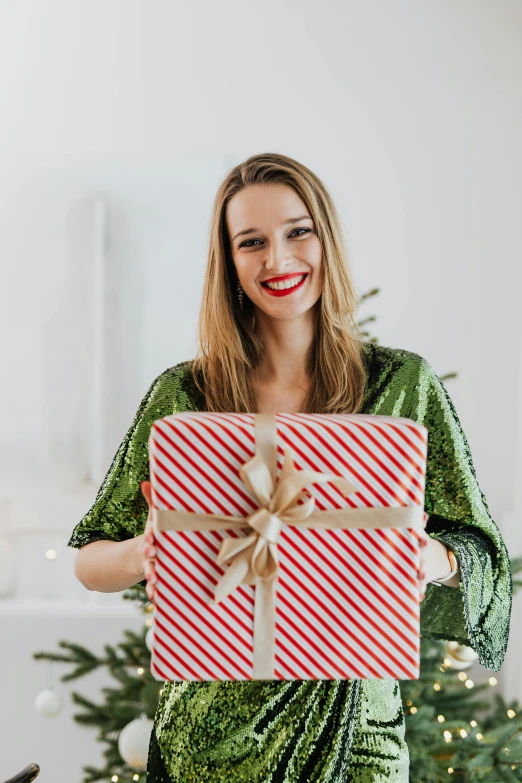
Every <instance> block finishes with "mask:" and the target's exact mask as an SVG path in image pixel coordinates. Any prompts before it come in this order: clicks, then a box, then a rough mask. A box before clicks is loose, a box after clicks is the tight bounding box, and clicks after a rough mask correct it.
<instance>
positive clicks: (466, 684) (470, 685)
mask: <svg viewBox="0 0 522 783" xmlns="http://www.w3.org/2000/svg"><path fill="white" fill-rule="evenodd" d="M464 685H465V686H466V688H473V686H474V685H475V683H474V682H473V680H466V682H465V683H464Z"/></svg>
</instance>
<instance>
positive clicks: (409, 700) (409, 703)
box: [406, 699, 413, 707]
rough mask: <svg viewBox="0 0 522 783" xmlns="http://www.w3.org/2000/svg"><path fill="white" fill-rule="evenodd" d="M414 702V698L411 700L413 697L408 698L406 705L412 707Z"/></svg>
mask: <svg viewBox="0 0 522 783" xmlns="http://www.w3.org/2000/svg"><path fill="white" fill-rule="evenodd" d="M412 704H413V702H412V700H411V699H408V701H407V702H406V705H407V706H408V707H411V705H412Z"/></svg>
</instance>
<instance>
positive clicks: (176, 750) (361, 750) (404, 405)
mask: <svg viewBox="0 0 522 783" xmlns="http://www.w3.org/2000/svg"><path fill="white" fill-rule="evenodd" d="M364 360H365V366H366V372H367V378H368V383H367V387H366V392H365V398H364V403H363V406H362V408H361V410H360V411H359V412H360V413H371V414H381V415H385V416H399V417H405V418H410V419H413V420H414V421H417V422H419V423H421V424H423V425H425V426H426V427H427V429H428V461H427V473H426V494H425V510H426V512H427V513H428V514H429V515H430V518H429V521H428V525H427V528H426V530H427V532H428V533H429V535H430V536H432V537H433V538H436V539H439V540H440V541H442V542H443V543H444V544H446V545H447V546H448V547H450V548H451V549H452V550H453V551H454V552H455V555H456V557H457V560H458V562H459V565H460V569H461V577H460V585H459V586H458V587H456V588H455V587H449V586H447V585H442V586H437V585H434V584H429V585H428V586H427V589H426V595H425V598H424V601H423V602H422V604H421V633H422V635H423V636H429V637H433V638H439V639H453V640H456V641H458V642H460V643H461V644H466V645H468V646H471V647H473V649H474V650H475V651H476V652H477V653H478V656H479V661H480V663H481V664H482V666H484V667H486V668H488V669H490V670H492V671H495V672H496V671H498V670H499V669H500V666H501V664H502V661H503V659H504V655H505V651H506V647H507V641H508V634H509V621H510V615H511V601H512V580H511V569H510V563H509V559H508V553H507V550H506V546H505V544H504V541H503V539H502V536H501V534H500V532H499V529H498V527H497V525H496V523H495V522H494V520H493V519H492V518H491V515H490V512H489V510H488V506H487V503H486V499H485V497H484V495H483V493H482V492H481V490H480V487H479V485H478V483H477V478H476V474H475V470H474V467H473V462H472V457H471V454H470V450H469V446H468V443H467V440H466V436H465V434H464V432H463V431H462V427H461V425H460V422H459V419H458V417H457V413H456V411H455V408H454V406H453V403H452V401H451V399H450V397H449V395H448V393H447V391H446V388H445V387H444V385H443V384H442V383H441V381H440V380H439V378H438V377H437V375H436V374H435V372H434V371H433V369H432V368H431V366H430V364H429V363H428V362H427V361H426V359H424V358H423V357H421V356H419V355H418V354H415V353H412V352H409V351H406V350H402V349H396V348H390V347H385V346H378V345H374V344H373V343H366V344H365V346H364ZM191 366H192V362H190V361H187V362H182V363H180V364H178V365H176V366H174V367H171V368H169V369H167V370H166V371H165V372H163V373H162V374H161V375H159V376H158V377H157V378H156V379H155V380H154V382H153V383H152V385H151V386H150V388H149V390H148V392H147V394H146V395H145V397H144V398H143V400H142V402H141V404H140V406H139V409H138V411H137V413H136V416H135V418H134V421H133V422H132V425H131V426H130V429H129V430H128V432H127V434H126V435H125V438H124V439H123V441H122V443H121V445H120V447H119V449H118V451H117V453H116V455H115V457H114V460H113V462H112V464H111V466H110V468H109V471H108V473H107V475H106V477H105V479H104V481H103V484H102V486H101V487H100V490H99V492H98V495H97V497H96V500H95V502H94V505H93V506H92V508H91V509H90V510H89V511H88V513H87V514H86V515H85V517H84V518H83V519H82V520H81V521H80V522H79V523H78V524H77V525H76V527H75V528H74V530H73V533H72V536H71V538H70V540H69V546H72V547H81V546H83V545H84V544H87V543H89V542H91V541H95V540H97V539H109V540H111V541H122V540H124V539H128V538H131V537H133V536H136V535H138V534H140V533H142V532H143V530H144V526H145V522H146V518H147V513H148V511H147V504H146V501H145V498H144V497H143V495H142V493H141V491H140V488H139V482H140V481H143V480H148V479H149V469H148V453H147V443H148V436H149V432H150V428H151V425H152V422H153V421H155V420H156V419H160V418H162V417H163V416H167V415H170V414H172V413H177V412H181V411H186V410H203V407H204V403H203V400H202V398H201V395H200V393H199V392H198V390H197V388H196V386H195V385H194V382H193V377H192V373H191ZM142 584H146V583H145V582H142ZM404 735H405V723H404V714H403V711H402V702H401V696H400V690H399V683H398V681H397V680H319V681H302V680H293V681H248V680H247V681H237V682H236V681H224V682H216V681H210V682H176V683H166V685H165V686H164V687H163V692H162V695H161V697H160V702H159V705H158V709H157V713H156V716H155V721H154V728H153V731H152V735H151V742H150V748H149V760H148V768H147V781H148V783H207V782H208V783H210V782H212V783H215V782H216V781H227V783H243V781H251V783H341V782H342V783H345V782H346V781H351V782H352V783H366V782H367V781H393V782H394V783H406V781H408V766H409V755H408V748H407V745H406V743H405V739H404Z"/></svg>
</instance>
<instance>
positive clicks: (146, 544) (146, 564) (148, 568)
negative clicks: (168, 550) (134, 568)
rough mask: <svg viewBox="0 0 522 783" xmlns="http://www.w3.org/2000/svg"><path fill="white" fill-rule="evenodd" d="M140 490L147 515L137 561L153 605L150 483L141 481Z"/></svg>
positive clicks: (153, 565) (152, 534)
mask: <svg viewBox="0 0 522 783" xmlns="http://www.w3.org/2000/svg"><path fill="white" fill-rule="evenodd" d="M140 489H141V491H142V492H143V495H144V496H145V500H146V501H147V503H148V506H149V515H148V517H147V524H146V525H145V532H144V533H142V535H141V536H139V537H138V538H139V539H140V541H139V549H138V561H139V564H140V567H141V568H142V570H143V574H144V576H145V578H146V580H147V587H146V590H147V595H148V597H149V600H150V601H152V602H153V603H154V600H155V598H156V582H157V576H156V564H155V559H156V548H155V546H154V530H153V526H152V496H151V484H150V481H142V482H141V484H140Z"/></svg>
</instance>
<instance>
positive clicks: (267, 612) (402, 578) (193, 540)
mask: <svg viewBox="0 0 522 783" xmlns="http://www.w3.org/2000/svg"><path fill="white" fill-rule="evenodd" d="M426 455H427V430H426V428H425V427H424V426H422V425H419V424H417V423H416V422H414V421H412V420H410V419H404V418H396V417H390V416H378V415H366V414H308V413H306V414H305V413H296V414H286V413H278V414H275V415H269V414H248V413H244V414H243V413H242V414H233V413H230V414H229V413H209V412H183V413H177V414H173V415H171V416H166V417H165V418H162V419H158V420H156V421H155V422H154V424H153V426H152V427H151V432H150V436H149V464H150V476H151V484H152V505H153V511H152V517H153V525H154V536H155V546H156V574H157V580H158V581H157V583H156V599H155V604H154V614H153V629H154V630H153V644H152V655H151V671H152V674H153V676H154V677H155V678H156V679H157V680H165V681H170V680H248V679H276V680H293V679H299V680H307V679H312V680H320V679H352V678H364V679H368V678H370V679H374V678H393V679H417V678H418V676H419V647H420V645H419V637H420V605H419V599H420V593H419V580H418V569H419V564H420V538H421V532H420V531H422V528H423V527H424V521H425V519H426V515H425V514H424V490H425V473H426Z"/></svg>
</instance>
